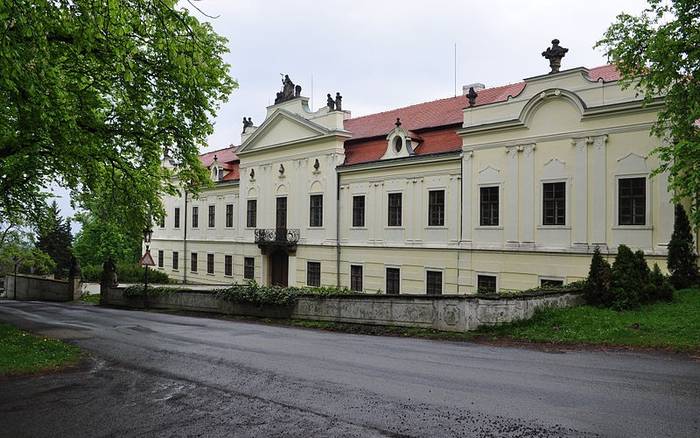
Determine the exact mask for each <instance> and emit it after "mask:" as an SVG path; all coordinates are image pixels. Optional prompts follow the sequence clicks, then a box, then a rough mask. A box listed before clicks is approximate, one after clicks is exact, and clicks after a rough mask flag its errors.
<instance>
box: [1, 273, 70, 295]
mask: <svg viewBox="0 0 700 438" xmlns="http://www.w3.org/2000/svg"><path fill="white" fill-rule="evenodd" d="M15 281H16V282H17V285H16V287H15ZM5 296H6V297H7V298H9V299H15V300H36V301H73V300H77V299H79V298H80V280H79V279H74V280H69V281H65V280H54V279H51V278H44V277H37V276H34V275H23V274H17V276H15V275H7V276H6V277H5Z"/></svg>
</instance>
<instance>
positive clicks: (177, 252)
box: [170, 251, 180, 272]
mask: <svg viewBox="0 0 700 438" xmlns="http://www.w3.org/2000/svg"><path fill="white" fill-rule="evenodd" d="M173 254H177V268H173V259H174V258H175V257H174V256H173ZM170 270H172V271H173V272H180V251H172V252H171V254H170Z"/></svg>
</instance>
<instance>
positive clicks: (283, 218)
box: [275, 196, 287, 230]
mask: <svg viewBox="0 0 700 438" xmlns="http://www.w3.org/2000/svg"><path fill="white" fill-rule="evenodd" d="M276 207H277V208H276V212H277V217H276V220H275V224H276V226H277V229H278V230H285V229H287V197H286V196H282V197H279V198H277V205H276Z"/></svg>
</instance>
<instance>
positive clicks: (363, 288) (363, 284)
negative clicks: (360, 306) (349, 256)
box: [348, 263, 365, 293]
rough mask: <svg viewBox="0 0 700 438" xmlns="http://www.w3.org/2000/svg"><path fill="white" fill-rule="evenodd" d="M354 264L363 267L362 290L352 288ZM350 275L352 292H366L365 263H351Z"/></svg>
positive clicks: (349, 283)
mask: <svg viewBox="0 0 700 438" xmlns="http://www.w3.org/2000/svg"><path fill="white" fill-rule="evenodd" d="M353 266H359V267H361V268H362V290H359V291H356V290H353V289H352V267H353ZM349 275H350V277H349V280H350V281H348V286H349V289H350V290H351V291H352V292H363V293H364V291H365V264H364V263H350V271H349Z"/></svg>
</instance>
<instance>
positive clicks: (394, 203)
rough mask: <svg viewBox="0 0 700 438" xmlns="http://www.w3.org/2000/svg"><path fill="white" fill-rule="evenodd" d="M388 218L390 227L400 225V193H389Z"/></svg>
mask: <svg viewBox="0 0 700 438" xmlns="http://www.w3.org/2000/svg"><path fill="white" fill-rule="evenodd" d="M388 207H389V209H388V210H389V218H388V224H389V226H390V227H400V226H401V193H389V202H388Z"/></svg>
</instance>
